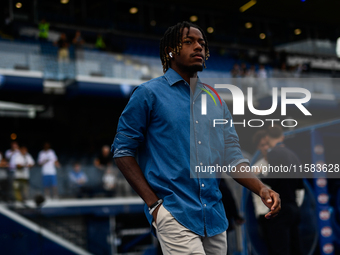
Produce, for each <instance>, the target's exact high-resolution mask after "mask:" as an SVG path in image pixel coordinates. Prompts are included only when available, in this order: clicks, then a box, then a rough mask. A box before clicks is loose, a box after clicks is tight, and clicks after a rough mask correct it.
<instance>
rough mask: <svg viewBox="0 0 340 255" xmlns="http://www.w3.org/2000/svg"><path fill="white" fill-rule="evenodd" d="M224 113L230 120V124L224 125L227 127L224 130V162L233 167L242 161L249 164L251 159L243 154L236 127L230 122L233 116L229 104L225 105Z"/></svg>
mask: <svg viewBox="0 0 340 255" xmlns="http://www.w3.org/2000/svg"><path fill="white" fill-rule="evenodd" d="M224 115H225V119H227V120H229V122H228V124H227V125H224V126H225V129H226V130H225V132H224V164H225V165H227V166H228V165H230V166H231V167H233V166H237V165H238V164H241V163H248V164H249V160H248V159H246V158H244V157H243V155H242V151H241V147H240V144H239V139H238V135H237V133H236V130H235V127H234V125H232V126H231V124H230V123H231V120H232V116H231V114H230V111H229V109H228V107H227V105H224Z"/></svg>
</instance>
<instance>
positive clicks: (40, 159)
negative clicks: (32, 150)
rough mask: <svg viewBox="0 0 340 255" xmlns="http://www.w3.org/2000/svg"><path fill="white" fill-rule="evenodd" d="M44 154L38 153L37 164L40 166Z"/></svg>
mask: <svg viewBox="0 0 340 255" xmlns="http://www.w3.org/2000/svg"><path fill="white" fill-rule="evenodd" d="M44 160H45V159H44V154H43V153H42V152H39V155H38V164H39V165H41V164H42V163H43V162H44Z"/></svg>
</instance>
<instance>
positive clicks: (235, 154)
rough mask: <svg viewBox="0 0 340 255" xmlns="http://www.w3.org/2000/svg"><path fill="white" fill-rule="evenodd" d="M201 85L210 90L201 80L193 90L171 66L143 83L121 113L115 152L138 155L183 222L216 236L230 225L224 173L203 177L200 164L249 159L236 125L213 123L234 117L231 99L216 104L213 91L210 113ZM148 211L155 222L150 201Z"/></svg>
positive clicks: (152, 182)
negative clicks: (203, 104) (229, 105)
mask: <svg viewBox="0 0 340 255" xmlns="http://www.w3.org/2000/svg"><path fill="white" fill-rule="evenodd" d="M200 88H205V89H207V90H208V91H209V89H208V88H206V87H204V85H202V84H201V83H198V84H197V88H196V90H195V92H194V94H192V92H191V89H190V86H189V84H188V83H187V82H186V81H184V80H183V78H182V77H181V76H180V75H179V74H178V73H177V72H175V71H174V70H173V69H171V68H170V69H169V70H168V71H167V72H166V73H165V74H164V76H161V77H158V78H156V79H152V80H150V81H148V82H146V83H143V84H141V85H140V86H138V87H137V88H136V90H135V91H134V93H133V94H132V96H131V98H130V101H129V103H128V104H127V106H126V108H125V109H124V111H123V113H122V115H121V117H120V119H119V124H118V129H117V134H116V137H115V139H114V142H113V145H112V152H113V153H114V158H118V157H124V156H133V157H137V160H138V163H139V166H140V168H141V170H142V171H143V174H144V176H145V178H146V180H147V181H148V183H149V184H150V186H151V187H152V189H153V190H154V192H155V193H156V194H157V196H158V197H159V198H162V199H163V201H164V202H163V206H164V207H165V208H166V209H167V210H168V211H169V212H170V213H171V214H172V216H173V217H175V219H176V220H177V221H178V222H179V223H180V224H182V225H183V226H185V227H186V228H188V229H190V230H191V231H193V232H194V233H196V234H198V235H200V236H214V235H217V234H220V233H222V232H224V231H225V230H226V229H227V227H228V221H227V219H226V216H225V212H224V208H223V204H222V200H221V197H222V195H221V192H220V190H219V179H218V178H214V177H215V176H213V175H209V177H213V178H203V177H202V176H201V174H199V173H197V172H195V171H197V168H196V167H197V166H202V167H204V166H209V165H216V164H219V165H220V166H223V165H225V166H228V165H232V166H236V165H237V164H240V163H242V162H248V161H247V160H246V159H244V158H243V156H242V154H241V150H240V146H239V143H238V136H237V134H236V132H235V129H234V127H230V125H218V127H213V119H227V120H229V121H230V120H231V115H230V112H229V110H228V108H227V105H226V104H225V102H223V101H222V106H221V105H215V103H214V102H213V99H212V98H210V96H207V100H206V101H207V114H206V115H202V114H201V96H200V95H201V94H202V93H206V92H204V91H203V90H201V89H200ZM210 92H211V90H210ZM190 172H191V174H190ZM145 214H146V217H147V218H148V221H149V222H150V224H151V223H152V220H153V217H152V216H151V215H150V214H149V212H148V207H147V206H146V205H145Z"/></svg>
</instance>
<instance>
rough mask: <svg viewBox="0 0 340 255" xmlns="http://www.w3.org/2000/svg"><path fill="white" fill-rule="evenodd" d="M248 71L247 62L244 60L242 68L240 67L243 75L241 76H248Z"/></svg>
mask: <svg viewBox="0 0 340 255" xmlns="http://www.w3.org/2000/svg"><path fill="white" fill-rule="evenodd" d="M247 72H248V68H247V64H246V63H244V62H243V63H242V64H241V68H240V75H241V77H246V75H247Z"/></svg>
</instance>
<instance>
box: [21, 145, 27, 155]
mask: <svg viewBox="0 0 340 255" xmlns="http://www.w3.org/2000/svg"><path fill="white" fill-rule="evenodd" d="M20 152H21V154H22V155H26V154H27V148H26V147H24V146H23V147H20Z"/></svg>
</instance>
